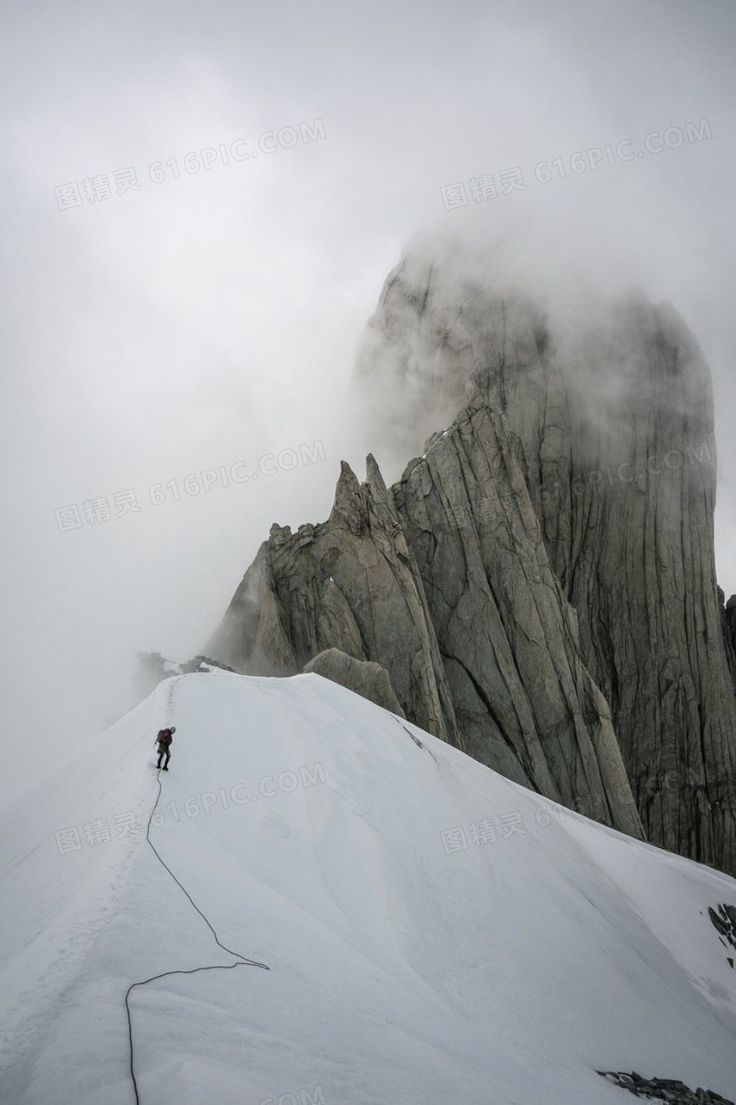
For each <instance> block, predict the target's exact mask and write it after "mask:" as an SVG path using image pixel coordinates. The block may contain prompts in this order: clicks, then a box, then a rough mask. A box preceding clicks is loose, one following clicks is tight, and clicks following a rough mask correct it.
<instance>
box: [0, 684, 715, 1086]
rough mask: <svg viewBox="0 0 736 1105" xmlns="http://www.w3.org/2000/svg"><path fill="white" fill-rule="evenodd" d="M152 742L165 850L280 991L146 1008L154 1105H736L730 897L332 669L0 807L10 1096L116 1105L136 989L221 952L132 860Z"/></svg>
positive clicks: (132, 724) (229, 688)
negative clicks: (687, 1097)
mask: <svg viewBox="0 0 736 1105" xmlns="http://www.w3.org/2000/svg"><path fill="white" fill-rule="evenodd" d="M166 723H169V724H170V723H174V724H175V725H176V737H175V739H174V744H173V747H172V758H171V765H170V770H169V772H168V773H161V776H160V778H161V783H162V795H161V798H160V801H159V804H158V807H157V813H156V816H155V817H154V820H153V823H152V826H151V830H150V832H151V840H152V841H153V843H154V844H155V846H156V848H157V849H158V850H159V852H160V854H161V856H162V857H163V859H164V860H165V861H166V863H167V864H168V865H169V867H170V868H171V870H172V871H173V872H174V873H175V875H176V876H177V878H179V879H180V880H181V882H182V884H183V885H184V886H185V887H186V889H187V891H188V892H189V894H190V895H191V897H192V899H193V900H194V902H196V904H197V906H198V907H199V908H200V909H201V910H202V911H203V912H204V913H205V914H206V916H207V917H208V918H209V920H210V922H211V924H212V925H213V926H214V928H215V930H216V932H217V934H218V936H219V939H220V940H221V941H222V943H223V944H225V945H227V946H228V947H229V948H231V949H234V950H235V951H236V952H237V953H239V954H240V955H241V956H245V957H248V958H250V959H254V960H259V961H262V962H265V963H266V964H268V966H269V968H270V970H268V971H266V970H263V969H260V968H258V967H253V966H248V965H242V966H240V967H238V968H237V969H233V970H219V971H202V972H198V973H194V974H179V975H172V976H169V977H165V978H163V979H160V980H158V981H155V982H152V983H150V984H148V985H146V986H143V987H139V988H136V989H135V990H133V992H132V995H131V1010H132V1025H133V1041H134V1063H135V1067H134V1069H135V1073H136V1076H137V1080H138V1088H139V1092H140V1101H141V1105H203V1103H206V1105H264V1103H267V1105H311V1103H318V1105H449V1103H452V1105H598V1103H600V1105H604V1103H605V1105H608V1103H610V1105H616V1103H617V1102H618V1103H619V1105H625V1102H626V1101H628V1100H630V1095H628V1094H626V1092H625V1091H624V1090H622V1089H619V1088H617V1087H616V1086H613V1085H611V1084H609V1083H608V1082H606V1081H605V1080H604V1079H602V1078H601V1077H600V1076H599V1075H598V1074H596V1069H614V1070H625V1071H631V1070H637V1071H638V1072H639V1073H641V1074H642V1075H645V1076H647V1077H652V1076H657V1077H661V1078H679V1079H682V1080H683V1081H684V1082H686V1083H687V1084H688V1085H690V1086H691V1087H692V1088H693V1089H694V1088H695V1087H696V1086H705V1087H707V1088H710V1089H712V1090H715V1091H717V1092H718V1093H721V1094H723V1095H724V1096H726V1097H733V1096H734V1095H736V1046H735V1045H736V970H734V969H731V968H730V967H729V965H728V962H727V955H728V954H729V952H728V950H727V949H726V948H724V946H723V943H722V942H721V941H720V940H719V938H718V935H717V933H716V930H715V929H714V927H713V925H712V924H711V922H710V920H709V917H708V906H715V905H716V904H718V903H720V902H728V903H734V904H736V882H734V880H733V879H731V878H728V877H727V876H725V875H721V874H719V873H717V872H715V871H713V870H711V869H709V868H706V867H703V866H700V865H698V864H695V863H692V862H690V861H688V860H685V859H682V858H679V857H677V856H673V855H670V854H668V853H666V852H663V851H661V850H659V849H656V848H653V847H650V846H648V845H643V844H641V843H638V842H636V841H634V840H631V839H629V838H627V837H625V836H623V835H621V834H619V833H616V832H613V831H611V830H608V829H605V828H603V827H601V826H600V825H597V824H595V823H594V822H591V821H589V820H587V819H586V818H584V817H581V816H578V815H576V814H572V813H570V812H569V811H566V810H562V808H561V807H558V806H555V805H554V804H553V803H550V802H548V801H546V800H545V799H543V798H541V797H540V796H538V795H536V794H534V793H532V792H530V791H528V790H525V789H524V788H522V787H519V786H517V785H515V784H513V783H510V782H508V781H507V780H506V779H504V778H502V777H501V776H500V775H497V774H496V773H494V772H493V771H491V770H489V769H488V768H486V767H484V766H482V765H481V764H478V763H476V762H475V761H474V760H472V759H470V758H469V757H467V756H466V755H464V754H463V753H461V752H459V751H458V750H456V749H454V748H451V747H449V746H448V745H446V744H444V743H443V742H442V741H439V740H437V739H435V738H434V737H432V736H430V735H429V734H427V733H425V732H423V731H422V730H420V729H418V728H417V727H416V726H414V725H412V724H410V723H408V722H404V721H403V720H401V719H399V718H397V717H395V716H394V715H392V714H390V713H388V712H387V711H385V710H382V709H380V708H379V707H377V706H375V705H373V704H372V703H370V702H368V701H366V700H364V699H362V698H359V697H358V696H356V695H354V694H352V693H351V692H350V691H348V690H346V689H344V688H343V687H340V686H338V685H337V684H334V683H331V682H329V681H327V680H325V679H324V678H322V677H321V676H319V675H315V674H310V675H298V676H295V677H293V678H290V679H267V678H250V677H245V676H237V675H230V674H228V673H224V672H213V673H211V674H192V675H186V676H180V677H176V678H171V679H168V680H166V682H165V683H163V684H161V686H160V687H159V688H158V689H157V690H156V691H155V692H154V693H153V694H152V695H151V696H150V697H149V698H148V699H147V700H146V701H145V702H143V703H142V704H141V705H140V706H139V707H137V708H136V709H135V710H133V711H132V712H131V713H130V714H128V715H126V717H124V718H123V719H122V720H121V721H120V722H118V723H117V724H116V725H114V726H113V727H112V728H110V729H108V730H107V731H106V732H105V733H104V734H102V736H100V737H98V738H96V739H95V740H94V741H91V742H90V743H89V744H88V745H87V746H86V747H85V748H84V749H83V750H82V752H81V753H80V754H79V755H78V756H77V757H76V758H75V759H73V760H72V761H70V762H69V763H68V764H67V765H66V767H65V768H64V769H63V770H62V771H61V772H60V773H59V774H58V775H57V776H56V777H55V779H54V781H53V782H52V784H48V783H47V784H45V785H44V787H43V792H42V793H37V794H36V795H35V797H31V798H25V799H24V800H23V801H22V802H20V803H17V804H16V805H15V806H11V807H6V808H5V810H4V811H3V812H2V816H0V828H1V830H2V835H1V839H2V844H1V846H0V896H1V898H2V902H3V912H2V922H1V924H0V1022H1V1023H2V1051H1V1052H0V1099H2V1100H3V1101H8V1102H10V1101H12V1102H13V1103H14V1105H54V1103H57V1102H58V1103H60V1105H129V1103H132V1102H134V1100H135V1098H134V1092H133V1083H132V1080H131V1077H130V1070H129V1046H128V1025H127V1019H126V1015H125V1006H124V995H125V992H126V990H127V988H128V987H129V985H130V984H131V983H132V982H135V981H138V980H142V979H145V978H148V977H150V976H153V975H157V974H161V973H163V972H166V971H187V970H192V969H194V968H197V967H201V966H211V965H222V966H226V965H231V964H233V963H234V962H236V961H237V959H236V957H235V956H233V955H230V954H228V953H227V952H225V951H223V950H222V949H221V948H219V947H218V946H217V945H216V944H215V941H214V939H213V936H212V933H211V932H210V930H209V929H208V927H207V925H206V924H205V923H204V921H203V920H202V918H201V917H200V915H199V914H198V913H197V912H196V911H195V909H194V908H193V906H192V905H191V903H190V902H189V901H188V899H187V898H186V896H185V895H184V893H183V892H182V890H181V889H180V888H179V886H177V884H176V882H175V881H174V880H173V879H172V877H171V875H170V874H169V873H168V872H167V870H166V869H165V868H164V867H163V866H162V865H161V863H159V861H158V860H157V858H156V855H155V854H154V852H153V851H152V849H151V848H150V847H149V845H148V843H147V842H146V833H145V828H146V824H147V822H148V819H149V816H150V815H151V812H152V810H153V807H154V803H155V801H156V797H157V791H158V782H157V779H158V773H157V771H156V768H155V762H154V761H155V755H154V747H153V741H154V738H155V735H156V732H157V731H158V729H159V728H161V727H162V726H163V725H164V724H166ZM412 736H413V738H414V739H412ZM417 741H419V742H421V743H417ZM246 798H247V799H248V800H247V802H246V801H245V799H246ZM131 823H134V825H135V826H136V827H134V828H130V825H131ZM126 825H127V826H128V828H127V829H126ZM105 826H107V829H106V828H105ZM65 830H71V832H66V833H65V835H61V836H57V833H64V831H65ZM453 830H454V832H453ZM75 832H77V833H79V842H78V844H77V843H76V841H75V835H74V834H75ZM85 832H86V833H87V834H92V835H91V837H90V839H91V840H94V839H95V838H96V839H97V840H98V841H99V842H98V843H94V844H93V843H90V842H88V841H87V839H86V837H85ZM479 832H480V833H481V834H482V835H480V836H479V835H478V833H479ZM494 832H495V839H493V838H492V835H493V833H494ZM108 833H109V839H108V836H107V834H108ZM95 834H96V837H95ZM463 842H464V843H465V846H464V847H462V846H461V845H462V844H463Z"/></svg>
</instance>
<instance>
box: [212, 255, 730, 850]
mask: <svg viewBox="0 0 736 1105" xmlns="http://www.w3.org/2000/svg"><path fill="white" fill-rule="evenodd" d="M358 379H359V381H362V387H363V399H364V407H365V409H366V410H367V411H368V412H369V415H368V416H369V417H372V418H373V420H374V422H373V425H374V427H375V440H376V441H377V442H378V443H379V444H381V445H382V446H383V447H384V448H386V449H387V450H389V449H390V450H393V451H394V452H395V451H396V448H397V442H399V443H400V444H399V446H398V447H399V448H401V449H404V450H405V454H404V455H405V456H409V455H411V454H412V453H414V454H415V455H416V459H415V460H412V461H411V462H410V463H409V464H408V465H407V467H406V468H405V470H404V472H403V475H402V476H401V478H400V479H399V480H398V482H396V483H395V484H394V485H393V486H392V487H391V488H390V489H387V488H386V486H385V484H384V481H383V479H382V477H381V474H380V472H379V471H378V466H377V465H376V463H375V461H374V460H373V458H372V457H369V458H368V470H367V475H366V481H365V482H364V483H363V484H360V483H359V482H358V480H357V478H356V477H355V476H354V474H353V473H352V471H351V470H350V468H349V467H348V466H347V465H346V464H343V467H342V471H341V475H340V479H339V481H338V485H337V492H336V497H335V505H334V507H333V510H332V513H331V515H330V518H329V519H328V521H327V522H324V523H321V524H320V525H316V526H301V527H300V528H299V530H298V532H297V533H296V534H292V533H291V531H290V530H289V528H288V527H285V528H282V527H279V526H274V527H272V530H271V537H270V539H269V541H268V542H266V543H265V544H264V545H263V546H262V547H261V549H260V551H259V553H258V556H257V557H256V560H255V561H254V563H253V565H251V567H250V568H249V569H248V572H247V573H246V576H245V578H244V580H243V582H242V584H241V586H240V587H239V588H238V591H237V592H236V594H235V596H234V598H233V601H232V603H231V605H230V608H229V609H228V611H227V613H226V616H225V619H224V621H223V623H222V625H221V626H220V628H219V630H218V631H217V632H216V634H215V636H214V638H213V639H212V640H211V641H210V642H208V644H207V646H206V648H207V652H208V654H213V655H215V656H217V657H219V658H220V659H221V660H222V661H224V662H226V663H228V664H230V665H232V666H233V667H235V668H236V669H237V670H240V671H249V672H267V673H269V674H274V673H284V674H287V673H289V674H290V673H295V672H298V671H301V670H302V669H303V667H304V665H305V664H307V663H308V662H309V661H310V660H311V659H312V658H313V657H314V656H316V655H317V654H318V653H320V652H322V651H323V650H324V649H329V648H336V649H339V650H341V651H342V652H344V653H346V654H347V655H348V656H351V657H353V658H354V659H356V660H360V661H364V660H371V661H375V662H376V663H378V664H380V665H382V666H383V667H384V668H385V669H386V671H387V672H388V673H389V676H390V680H391V683H392V684H393V687H394V689H395V692H396V696H397V699H398V701H399V703H400V705H401V708H402V710H403V711H404V713H405V714H406V716H407V718H409V719H411V720H412V721H414V722H416V723H417V724H419V725H421V726H422V727H424V728H426V729H428V730H429V731H431V732H433V733H435V734H436V735H437V736H440V737H442V738H443V739H445V740H448V741H450V742H452V743H454V744H456V745H458V746H459V747H461V748H464V749H465V750H466V751H468V752H469V753H470V754H471V755H473V756H474V757H476V758H477V759H479V760H481V761H482V762H484V763H487V764H489V766H491V767H493V768H494V769H496V770H499V771H501V772H502V773H504V774H505V775H507V776H509V777H510V778H512V779H514V780H516V781H519V782H521V783H523V784H525V785H528V786H531V787H533V788H535V789H537V790H539V791H540V792H541V793H543V794H545V795H547V796H548V797H550V798H552V799H554V800H557V801H560V802H562V803H564V804H566V805H568V806H570V807H572V808H574V809H577V810H580V811H581V812H583V813H585V814H587V815H589V816H593V817H596V818H597V819H599V820H601V821H603V822H604V823H607V824H612V825H614V826H616V827H617V828H621V829H622V830H624V831H626V832H629V833H632V834H634V835H640V834H641V833H642V825H643V832H644V834H645V835H646V837H647V838H648V839H650V840H652V842H654V843H656V844H659V845H661V846H663V847H666V848H669V849H670V850H672V851H675V852H680V853H682V854H684V855H688V856H691V857H692V858H695V859H698V860H701V861H702V862H706V863H710V864H713V865H715V866H718V867H721V868H722V869H724V870H729V871H735V870H736V779H735V771H736V696H735V695H734V689H735V687H736V649H735V648H734V644H735V641H734V630H735V628H736V602H734V601H733V600H731V601H730V602H729V604H728V608H727V609H726V610H724V609H723V602H722V596H720V595H719V593H718V589H717V583H716V578H715V564H714V552H713V506H714V497H715V445H714V439H713V410H712V396H711V388H710V378H709V374H708V369H707V366H706V365H705V363H704V361H703V358H702V356H701V354H700V352H699V350H698V348H697V345H696V343H695V341H694V339H693V338H692V336H691V335H690V333H689V331H688V330H687V328H686V326H685V325H684V323H683V322H682V321H681V320H680V318H679V317H678V316H677V314H676V313H675V312H674V311H673V310H672V309H671V308H669V307H667V306H661V305H660V306H654V305H652V304H650V303H648V302H647V301H646V300H645V299H643V297H640V296H639V297H637V296H632V297H629V298H628V299H626V300H624V301H622V302H620V303H618V304H616V305H615V306H611V307H610V308H606V309H602V308H601V307H600V306H599V305H595V306H594V307H593V308H591V309H590V310H589V311H588V312H583V313H582V314H579V315H578V316H577V317H575V316H574V314H571V313H569V312H568V313H565V312H564V311H563V312H562V313H561V314H559V316H556V315H554V314H550V312H549V311H548V310H546V309H545V308H543V307H542V306H541V305H540V303H538V302H535V301H534V300H533V299H531V298H529V297H527V296H524V295H522V294H520V293H519V292H518V290H517V291H513V290H512V291H508V290H507V289H505V288H499V287H496V286H493V285H488V284H484V283H483V282H482V281H479V280H478V279H476V277H475V276H473V275H472V274H471V275H468V276H467V277H462V278H459V277H458V273H457V270H456V269H453V270H448V269H443V267H442V265H441V264H440V265H435V264H433V263H432V262H431V261H430V262H424V261H422V260H419V259H417V258H407V259H406V260H405V261H404V262H402V264H401V265H400V266H399V267H398V268H397V269H396V270H395V271H394V272H393V273H392V274H391V276H390V277H389V279H388V281H387V283H386V286H385V288H384V291H383V293H382V296H381V300H380V302H379V305H378V309H377V311H376V314H375V315H374V317H373V319H372V320H371V322H370V324H369V328H368V333H367V337H366V340H365V342H364V346H363V351H362V354H361V357H360V359H359V365H358ZM371 409H372V410H373V412H374V413H373V415H372V416H371V415H370V411H371ZM458 411H459V413H458ZM441 427H447V429H441ZM430 431H434V432H432V433H431V436H430V437H429V439H428V440H426V441H425V440H424V436H425V435H426V434H427V433H429V432H430ZM418 454H421V455H418ZM632 796H633V797H632Z"/></svg>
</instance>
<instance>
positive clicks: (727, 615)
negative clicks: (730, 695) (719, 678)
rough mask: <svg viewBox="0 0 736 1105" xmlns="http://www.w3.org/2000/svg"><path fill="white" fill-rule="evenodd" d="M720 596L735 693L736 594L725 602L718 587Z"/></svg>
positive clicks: (724, 637)
mask: <svg viewBox="0 0 736 1105" xmlns="http://www.w3.org/2000/svg"><path fill="white" fill-rule="evenodd" d="M718 598H719V601H720V605H721V610H722V619H723V640H724V642H725V646H726V657H727V659H728V666H729V668H730V671H731V676H732V678H733V687H734V694H736V595H731V598H730V599H729V600H728V602H726V603H725V604H724V599H725V595H724V594H723V591H722V590H721V589H720V587H719V588H718Z"/></svg>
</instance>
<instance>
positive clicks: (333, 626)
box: [208, 457, 465, 748]
mask: <svg viewBox="0 0 736 1105" xmlns="http://www.w3.org/2000/svg"><path fill="white" fill-rule="evenodd" d="M329 648H335V649H339V650H340V651H341V652H344V653H346V654H347V655H348V656H352V657H353V658H354V659H356V660H371V661H374V662H375V663H377V664H380V665H381V666H382V667H383V668H385V669H386V671H387V672H389V674H390V678H391V683H392V686H393V688H394V691H395V693H396V696H397V698H398V701H399V704H400V706H401V709H402V711H403V713H404V714H405V716H406V717H408V718H410V719H411V720H412V721H415V722H416V724H417V725H420V726H421V727H422V728H423V729H427V730H428V731H429V732H432V733H434V734H435V735H436V736H438V737H440V738H442V739H443V740H448V741H450V742H451V743H453V744H455V745H457V746H458V747H460V748H464V747H465V745H464V741H463V738H462V735H461V734H460V733H459V732H458V729H457V724H456V721H455V710H454V706H453V702H452V695H451V693H450V688H449V685H448V682H447V676H446V674H445V669H444V665H443V662H442V657H441V656H440V652H439V648H438V646H437V639H436V637H435V633H434V629H433V627H432V623H431V619H430V615H429V609H428V607H427V603H426V599H425V596H424V589H423V587H422V582H421V578H420V576H419V572H418V570H417V566H416V563H415V561H414V557H413V555H412V553H411V551H410V549H409V546H408V545H407V543H406V537H405V535H404V531H403V529H402V526H401V522H400V520H399V516H398V513H397V511H396V508H395V506H394V503H393V498H392V496H391V494H390V493H389V492H388V490H387V489H386V486H385V484H384V482H383V479H382V477H381V474H380V472H379V470H378V466H377V465H376V463H375V461H374V460H373V458H372V457H369V458H368V474H367V481H366V483H364V484H362V485H361V484H359V483H358V480H357V478H356V476H355V474H354V473H353V471H352V470H351V468H350V467H349V466H348V465H347V464H346V463H345V462H343V463H342V466H341V472H340V478H339V480H338V483H337V489H336V493H335V503H334V506H333V508H332V512H331V514H330V517H329V519H328V520H327V521H326V522H323V523H321V524H319V525H315V526H312V525H304V526H300V527H299V529H298V530H297V532H296V533H292V532H291V530H290V528H289V527H288V526H285V527H281V526H277V525H273V526H272V527H271V535H270V538H269V540H268V541H267V542H265V543H264V544H263V545H262V546H261V548H260V550H259V552H258V555H257V557H256V559H255V561H254V562H253V564H252V565H251V566H250V568H249V569H248V571H247V572H246V575H245V577H244V579H243V581H242V583H241V585H240V587H239V588H238V590H237V591H236V593H235V596H234V597H233V600H232V602H231V604H230V607H229V608H228V610H227V613H226V615H225V619H224V621H223V623H222V625H221V626H220V628H219V630H218V631H217V632H216V634H215V636H214V637H213V638H212V640H211V641H210V643H209V645H208V651H209V652H214V654H215V655H216V656H218V657H220V658H221V659H222V660H223V661H224V662H225V663H228V664H231V665H232V666H233V667H235V668H236V669H237V670H238V671H247V672H250V673H252V674H268V675H294V674H296V673H297V672H300V671H302V670H303V668H304V665H305V664H307V663H308V662H309V661H310V660H311V659H312V658H313V657H314V656H316V655H318V653H320V652H323V651H324V650H325V649H329Z"/></svg>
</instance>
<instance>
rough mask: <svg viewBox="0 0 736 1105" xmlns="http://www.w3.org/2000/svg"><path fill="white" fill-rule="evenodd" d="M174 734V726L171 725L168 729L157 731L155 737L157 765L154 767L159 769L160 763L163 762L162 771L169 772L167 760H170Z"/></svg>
mask: <svg viewBox="0 0 736 1105" xmlns="http://www.w3.org/2000/svg"><path fill="white" fill-rule="evenodd" d="M175 732H176V726H174V725H172V726H171V728H170V729H159V732H158V736H157V737H156V744H157V746H158V763H157V764H156V766H157V767H158V768H161V761H162V760H163V763H164V766H163V769H162V770H163V771H168V770H169V760H170V759H171V742H172V741H173V739H174V733H175Z"/></svg>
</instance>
